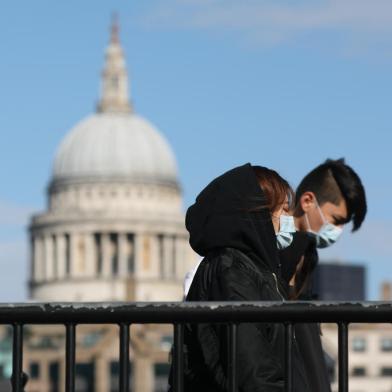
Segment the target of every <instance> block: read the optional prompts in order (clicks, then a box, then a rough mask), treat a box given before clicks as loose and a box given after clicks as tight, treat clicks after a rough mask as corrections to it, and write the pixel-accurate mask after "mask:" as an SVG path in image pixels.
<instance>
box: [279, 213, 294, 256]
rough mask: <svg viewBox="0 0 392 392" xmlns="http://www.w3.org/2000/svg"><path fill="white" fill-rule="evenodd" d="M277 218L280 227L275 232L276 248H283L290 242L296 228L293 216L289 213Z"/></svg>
mask: <svg viewBox="0 0 392 392" xmlns="http://www.w3.org/2000/svg"><path fill="white" fill-rule="evenodd" d="M279 220H280V228H279V232H278V233H277V234H276V244H277V247H278V249H284V248H287V247H288V246H290V244H291V243H292V241H293V235H294V233H295V232H296V228H295V224H294V218H293V217H292V216H291V215H281V216H280V217H279Z"/></svg>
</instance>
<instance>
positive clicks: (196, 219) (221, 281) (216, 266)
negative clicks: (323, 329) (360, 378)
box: [184, 164, 309, 392]
mask: <svg viewBox="0 0 392 392" xmlns="http://www.w3.org/2000/svg"><path fill="white" fill-rule="evenodd" d="M291 199H292V190H291V188H290V186H289V185H288V183H287V182H286V181H285V180H284V179H283V178H281V177H280V176H279V175H278V174H277V173H276V172H274V171H272V170H269V169H267V168H262V167H253V166H251V165H250V164H246V165H244V166H240V167H238V168H235V169H233V170H230V171H229V172H227V173H225V174H223V175H222V176H220V177H218V178H217V179H215V180H214V181H212V182H211V183H210V184H209V185H208V186H207V187H206V188H205V189H204V190H203V191H202V192H201V193H200V195H199V196H198V197H197V199H196V203H195V204H194V205H193V206H191V207H190V208H189V210H188V212H187V216H186V226H187V229H188V231H189V233H190V244H191V246H192V248H193V249H194V250H195V251H196V252H197V253H198V254H200V255H202V256H204V259H203V261H202V262H201V263H200V265H199V267H198V269H197V272H196V274H195V277H194V279H193V281H192V284H191V287H190V289H189V292H188V295H187V297H186V300H187V301H263V300H264V301H283V300H284V299H286V298H287V292H286V290H285V285H284V282H282V281H281V278H280V265H279V258H278V248H283V247H285V246H288V245H289V244H290V238H291V236H292V232H293V231H295V228H294V227H293V221H292V219H290V218H287V214H288V211H289V208H290V205H291ZM290 222H291V226H290V224H288V226H290V227H289V228H287V227H286V228H284V227H283V226H287V223H290ZM281 226H282V227H281ZM227 336H228V330H227V327H226V326H223V325H218V324H192V325H187V326H186V328H185V334H184V344H185V346H186V347H185V351H186V353H187V357H186V358H185V364H186V366H185V374H184V382H185V391H186V392H193V391H195V392H196V391H197V392H200V391H203V392H212V391H214V392H216V391H226V390H227V388H228V373H227V367H228V363H227V360H228V345H227ZM237 355H238V361H239V362H238V363H239V367H238V374H237V376H238V386H239V390H240V391H241V392H248V391H249V392H250V391H252V392H256V391H260V392H277V391H279V392H280V391H283V390H284V328H283V326H282V325H280V324H273V323H253V324H252V323H245V324H240V325H239V326H238V340H237ZM293 365H294V369H293V371H294V391H296V392H307V391H309V388H308V383H307V379H306V375H305V370H304V369H303V366H302V358H301V354H300V352H299V350H298V347H297V346H296V344H295V342H294V345H293Z"/></svg>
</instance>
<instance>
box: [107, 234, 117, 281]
mask: <svg viewBox="0 0 392 392" xmlns="http://www.w3.org/2000/svg"><path fill="white" fill-rule="evenodd" d="M117 238H118V237H117V234H115V233H111V234H110V236H109V240H110V259H111V264H112V274H113V275H118V240H117Z"/></svg>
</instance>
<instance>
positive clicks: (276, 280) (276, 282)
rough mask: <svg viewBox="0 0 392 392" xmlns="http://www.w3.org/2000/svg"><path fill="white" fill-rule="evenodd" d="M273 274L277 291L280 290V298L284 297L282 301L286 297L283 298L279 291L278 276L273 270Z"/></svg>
mask: <svg viewBox="0 0 392 392" xmlns="http://www.w3.org/2000/svg"><path fill="white" fill-rule="evenodd" d="M272 275H273V277H274V279H275V285H276V291H277V292H278V294H279V296H280V298H281V299H282V301H284V300H285V299H284V298H283V295H282V294H281V292H280V291H279V286H278V278H277V277H276V275H275V272H273V273H272Z"/></svg>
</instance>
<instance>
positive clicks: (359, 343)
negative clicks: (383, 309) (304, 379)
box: [322, 282, 392, 392]
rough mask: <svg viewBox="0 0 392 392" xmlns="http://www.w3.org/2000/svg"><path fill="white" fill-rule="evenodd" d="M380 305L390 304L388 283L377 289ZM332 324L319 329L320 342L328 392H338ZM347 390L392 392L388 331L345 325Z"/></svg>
mask: <svg viewBox="0 0 392 392" xmlns="http://www.w3.org/2000/svg"><path fill="white" fill-rule="evenodd" d="M380 299H381V300H382V301H391V300H392V283H391V282H385V283H383V284H382V287H381V296H380ZM337 333H338V331H337V326H336V325H334V324H323V325H322V341H323V347H324V350H325V351H326V357H327V362H328V365H329V369H330V374H331V381H332V392H338V390H339V388H338V335H337ZM348 339H349V386H350V391H352V392H367V391H374V392H388V391H392V327H391V325H390V324H350V325H349V336H348Z"/></svg>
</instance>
